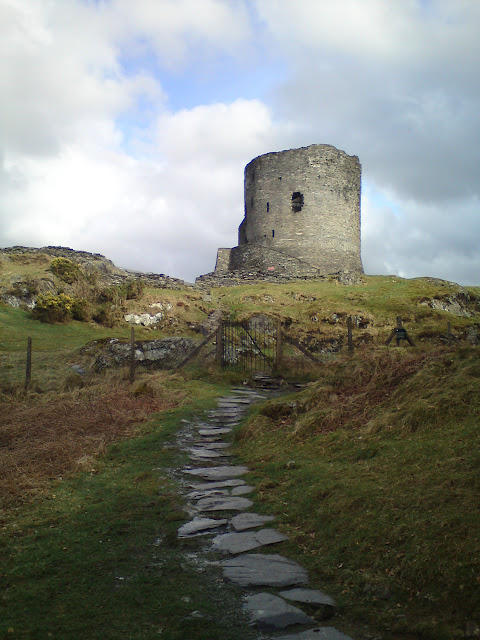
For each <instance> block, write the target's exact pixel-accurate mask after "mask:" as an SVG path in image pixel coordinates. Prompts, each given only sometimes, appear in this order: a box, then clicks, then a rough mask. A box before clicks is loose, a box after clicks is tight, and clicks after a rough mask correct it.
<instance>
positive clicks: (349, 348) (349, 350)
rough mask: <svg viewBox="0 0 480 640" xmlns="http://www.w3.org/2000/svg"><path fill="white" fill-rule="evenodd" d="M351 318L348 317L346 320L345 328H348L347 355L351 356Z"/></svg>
mask: <svg viewBox="0 0 480 640" xmlns="http://www.w3.org/2000/svg"><path fill="white" fill-rule="evenodd" d="M352 326H353V322H352V316H348V318H347V328H348V353H349V354H350V355H351V354H352V353H353V335H352Z"/></svg>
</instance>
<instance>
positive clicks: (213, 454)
mask: <svg viewBox="0 0 480 640" xmlns="http://www.w3.org/2000/svg"><path fill="white" fill-rule="evenodd" d="M189 451H190V453H191V454H192V455H193V456H195V457H196V458H222V457H224V456H225V455H228V454H225V453H219V452H218V451H214V450H213V449H206V448H203V447H192V448H191V449H189Z"/></svg>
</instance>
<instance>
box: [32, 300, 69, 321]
mask: <svg viewBox="0 0 480 640" xmlns="http://www.w3.org/2000/svg"><path fill="white" fill-rule="evenodd" d="M74 306H75V299H74V298H72V297H71V296H69V295H67V294H66V293H59V294H58V295H54V294H53V293H41V294H40V295H39V296H37V300H36V304H35V308H34V309H33V316H34V317H35V318H36V319H37V320H40V321H41V322H48V323H50V324H54V323H55V322H68V321H69V320H71V319H72V317H73V308H74Z"/></svg>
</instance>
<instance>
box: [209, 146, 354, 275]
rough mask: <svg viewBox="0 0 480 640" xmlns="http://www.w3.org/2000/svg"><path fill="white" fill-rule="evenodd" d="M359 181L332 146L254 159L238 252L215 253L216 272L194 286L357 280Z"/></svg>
mask: <svg viewBox="0 0 480 640" xmlns="http://www.w3.org/2000/svg"><path fill="white" fill-rule="evenodd" d="M360 179H361V166H360V162H359V160H358V157H357V156H349V155H347V154H346V153H345V152H344V151H341V150H339V149H336V148H335V147H333V146H331V145H324V144H316V145H311V146H308V147H302V148H300V149H290V150H288V151H280V152H276V153H267V154H265V155H261V156H258V157H257V158H254V159H253V160H252V161H251V162H250V163H249V164H247V166H246V167H245V217H244V219H243V221H242V223H241V225H240V227H239V233H238V246H237V247H234V248H233V249H219V250H218V254H217V262H216V266H215V271H214V272H213V273H212V274H207V276H202V277H201V279H203V278H205V277H208V276H210V277H212V276H213V277H215V278H218V279H222V278H223V279H225V278H228V277H235V276H237V277H241V278H258V279H261V278H264V277H267V276H272V277H277V278H279V277H280V278H282V277H284V278H295V277H318V276H325V275H330V274H337V273H345V272H354V273H363V268H362V261H361V256H360ZM268 279H270V277H269V278H268Z"/></svg>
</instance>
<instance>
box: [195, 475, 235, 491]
mask: <svg viewBox="0 0 480 640" xmlns="http://www.w3.org/2000/svg"><path fill="white" fill-rule="evenodd" d="M244 484H245V480H241V479H240V478H232V479H231V480H222V481H221V482H200V483H195V482H192V483H191V484H189V485H188V486H189V487H192V489H198V491H203V490H207V491H208V490H209V489H223V488H224V487H240V486H241V485H244Z"/></svg>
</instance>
